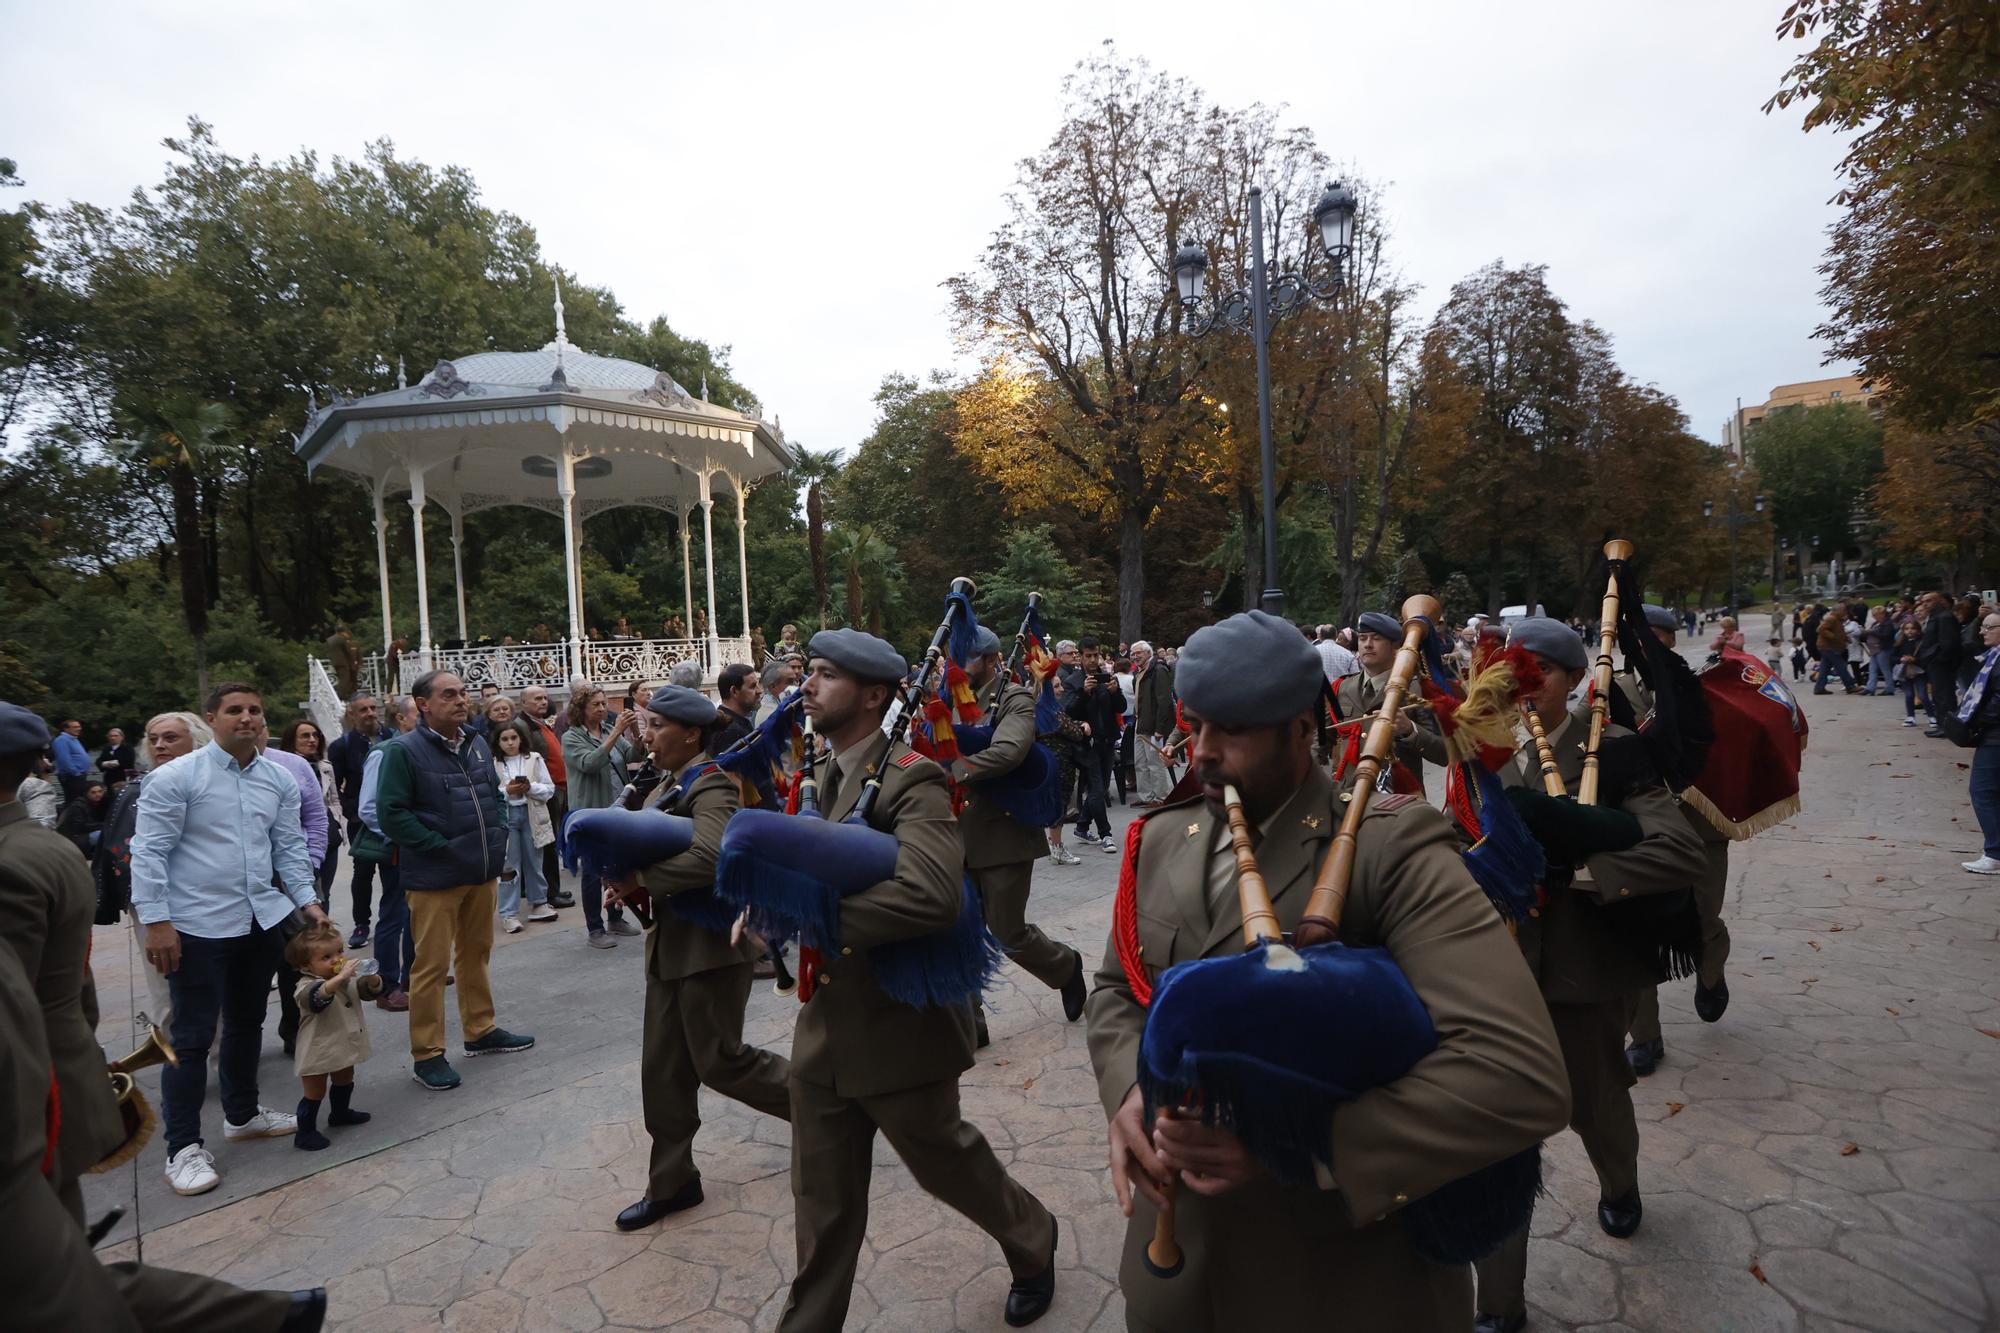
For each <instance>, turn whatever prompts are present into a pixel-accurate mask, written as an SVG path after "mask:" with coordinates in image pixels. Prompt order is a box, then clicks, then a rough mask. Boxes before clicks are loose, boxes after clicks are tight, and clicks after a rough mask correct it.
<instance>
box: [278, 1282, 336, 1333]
mask: <svg viewBox="0 0 2000 1333" xmlns="http://www.w3.org/2000/svg"><path fill="white" fill-rule="evenodd" d="M324 1323H326V1288H325V1287H314V1288H313V1289H312V1290H311V1291H295V1292H293V1293H292V1308H291V1309H289V1310H287V1311H285V1322H284V1323H282V1324H280V1325H278V1333H319V1330H320V1326H321V1325H322V1324H324Z"/></svg>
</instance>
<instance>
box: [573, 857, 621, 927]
mask: <svg viewBox="0 0 2000 1333" xmlns="http://www.w3.org/2000/svg"><path fill="white" fill-rule="evenodd" d="M582 878H583V884H582V886H581V887H580V888H578V889H577V892H576V896H577V897H578V898H579V899H581V900H582V903H583V924H584V927H585V928H586V929H588V930H589V931H590V932H591V933H592V934H595V933H597V932H598V931H600V930H603V929H604V921H605V915H606V913H605V911H604V881H603V880H601V879H599V878H598V877H597V875H596V874H595V873H594V872H592V871H590V870H585V871H584V872H583V876H582ZM609 915H610V919H611V920H613V921H623V920H624V919H625V913H624V912H623V911H622V910H620V909H619V908H617V907H613V908H612V909H611V911H610V914H609Z"/></svg>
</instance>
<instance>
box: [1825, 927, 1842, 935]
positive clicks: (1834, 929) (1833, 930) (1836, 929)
mask: <svg viewBox="0 0 2000 1333" xmlns="http://www.w3.org/2000/svg"><path fill="white" fill-rule="evenodd" d="M1846 929H1847V927H1846V926H1828V927H1827V928H1826V930H1827V933H1828V934H1829V935H1831V934H1835V933H1837V932H1839V931H1843V930H1846Z"/></svg>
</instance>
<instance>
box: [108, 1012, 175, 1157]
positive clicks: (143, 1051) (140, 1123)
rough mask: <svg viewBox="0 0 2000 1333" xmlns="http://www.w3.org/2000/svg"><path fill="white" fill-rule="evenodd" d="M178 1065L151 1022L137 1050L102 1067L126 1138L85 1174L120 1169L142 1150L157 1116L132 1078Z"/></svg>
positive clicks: (168, 1044) (163, 1035)
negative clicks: (157, 1067)
mask: <svg viewBox="0 0 2000 1333" xmlns="http://www.w3.org/2000/svg"><path fill="white" fill-rule="evenodd" d="M179 1063H180V1057H179V1056H177V1055H175V1054H174V1045H173V1043H172V1042H171V1041H169V1040H167V1034H166V1032H165V1031H163V1030H162V1029H161V1027H160V1025H159V1024H157V1023H151V1024H148V1025H147V1032H146V1040H145V1041H143V1042H141V1043H139V1048H138V1049H137V1050H135V1051H133V1052H132V1053H131V1054H130V1055H128V1056H125V1057H124V1058H122V1059H118V1060H113V1061H111V1062H110V1063H108V1064H107V1065H105V1072H106V1073H108V1074H110V1075H111V1095H112V1096H113V1097H114V1098H116V1099H117V1102H118V1114H119V1117H120V1118H121V1119H123V1121H124V1122H125V1138H124V1140H123V1141H122V1142H121V1143H119V1145H118V1146H117V1147H116V1148H113V1149H112V1150H111V1151H110V1152H108V1153H106V1154H105V1155H104V1158H103V1160H101V1161H99V1162H98V1163H97V1164H96V1165H95V1166H92V1167H90V1168H89V1169H88V1172H87V1174H90V1175H99V1174H101V1173H103V1172H106V1171H110V1170H113V1169H115V1168H117V1167H121V1166H123V1165H125V1163H127V1162H129V1161H131V1160H132V1159H133V1158H134V1157H137V1156H138V1155H139V1153H140V1151H141V1150H142V1149H143V1148H145V1146H146V1144H147V1142H148V1140H150V1139H151V1138H152V1137H153V1127H154V1126H155V1125H156V1124H158V1123H159V1117H158V1116H156V1115H155V1114H154V1113H153V1108H152V1106H151V1105H150V1104H149V1103H148V1102H147V1101H146V1094H145V1093H143V1092H140V1091H139V1084H138V1082H137V1081H136V1080H135V1079H134V1078H133V1077H132V1076H133V1075H134V1074H136V1073H138V1072H139V1071H140V1070H142V1069H150V1068H152V1067H153V1066H154V1065H178V1064H179Z"/></svg>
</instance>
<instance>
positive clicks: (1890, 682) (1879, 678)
mask: <svg viewBox="0 0 2000 1333" xmlns="http://www.w3.org/2000/svg"><path fill="white" fill-rule="evenodd" d="M1895 676H1896V660H1895V659H1894V658H1893V657H1891V656H1890V655H1889V650H1888V649H1887V648H1884V649H1883V650H1882V651H1881V652H1879V653H1870V654H1869V655H1868V692H1869V693H1870V694H1890V693H1892V692H1894V690H1895V688H1896V686H1895V683H1894V682H1895Z"/></svg>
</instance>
